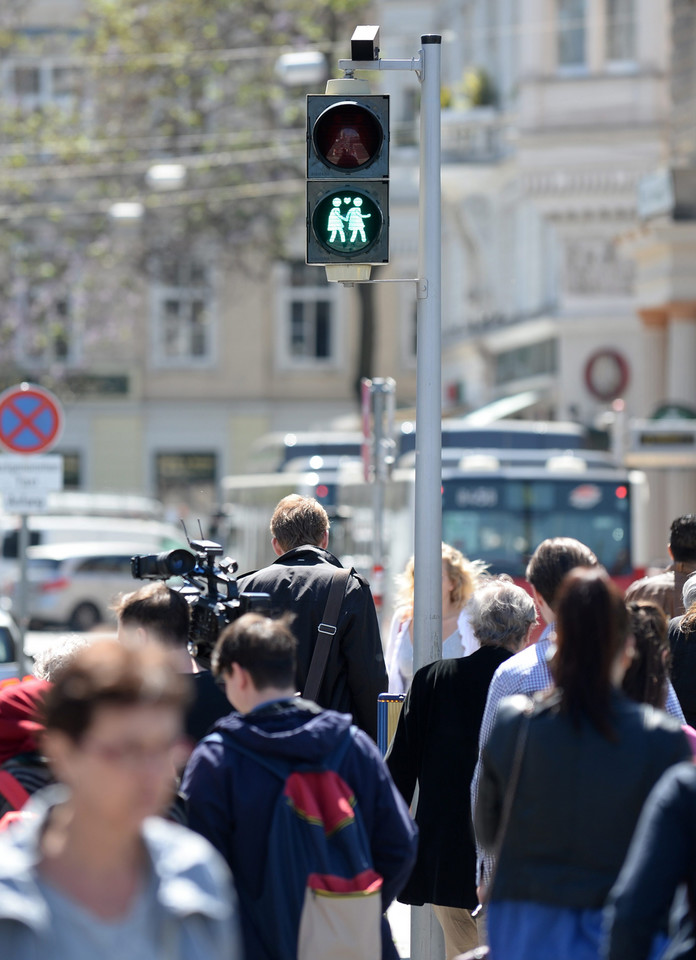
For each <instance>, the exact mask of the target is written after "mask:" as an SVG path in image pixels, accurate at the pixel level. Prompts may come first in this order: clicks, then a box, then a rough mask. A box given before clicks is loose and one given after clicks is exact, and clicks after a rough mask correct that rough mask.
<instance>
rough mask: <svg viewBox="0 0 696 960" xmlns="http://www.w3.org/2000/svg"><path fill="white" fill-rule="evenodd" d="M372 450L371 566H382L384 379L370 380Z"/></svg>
mask: <svg viewBox="0 0 696 960" xmlns="http://www.w3.org/2000/svg"><path fill="white" fill-rule="evenodd" d="M372 397H373V401H372V402H373V407H372V409H373V413H372V424H373V426H372V450H373V457H374V459H373V461H372V462H373V463H374V465H375V472H374V482H373V485H372V507H373V517H374V536H373V539H372V566H373V568H376V567H380V568H381V566H382V560H383V559H384V544H383V526H384V524H383V517H384V463H383V457H384V450H383V449H382V447H383V444H382V430H383V427H384V381H383V380H373V381H372Z"/></svg>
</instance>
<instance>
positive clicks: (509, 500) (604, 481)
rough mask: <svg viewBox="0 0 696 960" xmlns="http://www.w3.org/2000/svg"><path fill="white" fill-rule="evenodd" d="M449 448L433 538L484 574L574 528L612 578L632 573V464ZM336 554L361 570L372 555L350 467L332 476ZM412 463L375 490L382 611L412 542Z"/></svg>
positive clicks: (637, 521)
mask: <svg viewBox="0 0 696 960" xmlns="http://www.w3.org/2000/svg"><path fill="white" fill-rule="evenodd" d="M520 454H521V456H520V457H519V458H517V457H516V456H515V455H511V454H510V453H509V452H508V453H506V454H504V453H503V452H502V451H496V450H493V449H491V450H488V451H486V452H477V453H467V452H459V455H458V456H457V457H456V461H455V462H452V457H451V456H447V457H445V458H444V465H443V470H442V539H443V541H444V542H446V543H449V544H451V545H452V546H455V547H457V548H458V549H459V550H461V551H462V553H463V554H464V555H465V556H467V557H469V558H470V559H472V560H473V559H480V560H483V561H484V563H486V564H487V565H488V569H489V571H490V573H492V574H498V573H507V574H509V575H510V576H511V577H513V578H514V579H515V580H516V581H518V582H521V581H523V580H524V573H525V568H526V565H527V561H528V559H529V557H530V555H531V553H532V552H533V550H534V549H535V548H536V546H537V545H538V544H539V543H540V542H541V541H542V540H544V539H545V538H547V537H558V536H565V537H575V538H576V539H578V540H580V541H582V542H583V543H585V544H587V546H589V547H590V548H591V549H592V550H593V551H594V552H595V554H596V555H597V557H598V558H599V560H600V562H601V563H602V564H603V565H604V566H605V567H606V568H607V570H608V571H609V573H610V574H611V576H612V577H613V578H614V579H615V580H616V581H617V582H618V583H619V585H620V586H622V587H625V586H627V585H628V584H629V583H630V582H631V581H632V580H634V579H635V578H636V576H638V575H641V574H642V569H641V568H642V566H643V565H644V564H645V560H646V557H645V543H644V537H642V536H641V532H640V531H641V530H642V529H643V527H644V524H643V523H642V522H641V515H642V513H643V511H644V509H645V500H646V498H647V485H646V481H645V477H644V475H643V474H642V473H639V472H637V471H630V472H629V471H626V470H623V469H620V468H616V467H615V466H613V465H612V463H611V461H610V459H609V457H608V456H607V455H603V454H597V453H592V452H589V451H588V452H587V455H585V452H584V451H575V452H572V453H558V452H555V451H553V450H546V451H538V452H536V453H534V452H533V451H530V450H521V451H520ZM338 501H339V510H340V511H341V512H342V513H343V516H344V520H343V556H342V559H343V560H344V562H346V563H350V564H352V565H353V566H355V568H356V569H357V570H359V571H360V572H361V573H363V574H364V575H365V576H367V577H368V579H369V577H370V575H371V571H372V564H373V555H372V545H373V544H372V541H373V532H374V511H373V493H372V487H371V486H370V485H369V484H366V483H364V482H363V481H362V479H359V478H357V477H355V476H353V477H352V478H347V477H346V476H345V475H344V477H343V478H342V480H341V481H340V482H339V490H338ZM414 516H415V470H414V469H413V468H410V467H405V468H404V467H402V468H399V469H397V470H395V471H394V473H393V475H392V477H391V479H390V480H389V481H388V482H387V484H386V488H385V496H384V515H383V542H384V548H385V554H386V556H385V557H384V568H385V574H384V575H385V583H384V595H385V607H384V609H385V611H389V610H390V609H391V604H392V603H393V582H394V577H395V576H396V575H397V574H399V573H400V572H401V571H402V570H403V569H404V567H405V565H406V562H407V561H408V559H409V557H410V556H411V555H412V554H413V549H414V543H413V539H414Z"/></svg>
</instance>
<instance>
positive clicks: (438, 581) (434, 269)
mask: <svg viewBox="0 0 696 960" xmlns="http://www.w3.org/2000/svg"><path fill="white" fill-rule="evenodd" d="M421 42H422V44H423V69H422V73H421V87H422V91H421V114H420V191H419V194H420V196H419V204H420V209H419V238H418V276H419V289H418V303H417V396H416V490H415V507H416V511H415V512H416V516H415V541H414V542H415V590H414V610H413V668H414V670H417V669H418V668H419V667H422V666H423V665H424V664H426V663H430V662H431V661H433V660H437V659H438V658H439V657H440V656H442V549H441V543H442V499H441V493H440V489H441V484H442V449H441V447H442V440H441V416H442V402H441V380H442V374H441V339H442V337H441V316H440V314H441V260H442V256H441V210H440V197H441V187H440V53H441V47H440V43H441V38H440V37H439V36H436V35H428V36H424V37H421Z"/></svg>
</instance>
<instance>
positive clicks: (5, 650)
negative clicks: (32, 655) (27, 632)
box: [0, 610, 20, 680]
mask: <svg viewBox="0 0 696 960" xmlns="http://www.w3.org/2000/svg"><path fill="white" fill-rule="evenodd" d="M19 646H20V634H19V629H18V627H17V624H16V623H15V622H14V620H13V619H12V617H11V616H10V615H9V613H6V612H5V611H4V610H0V680H7V679H8V678H9V677H18V676H19V670H20V666H19Z"/></svg>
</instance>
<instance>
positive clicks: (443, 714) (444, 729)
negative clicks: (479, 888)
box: [386, 646, 512, 910]
mask: <svg viewBox="0 0 696 960" xmlns="http://www.w3.org/2000/svg"><path fill="white" fill-rule="evenodd" d="M510 656H512V654H511V653H510V652H509V651H508V650H505V649H504V648H503V647H488V646H486V647H481V648H480V649H479V650H477V651H476V652H475V653H472V654H471V656H468V657H461V658H459V659H456V660H438V661H436V662H435V663H430V664H428V665H427V666H425V667H422V668H421V669H420V670H418V671H417V672H416V674H415V676H414V678H413V683H412V684H411V687H410V689H409V692H408V694H407V695H406V699H405V701H404V706H403V709H402V711H401V715H400V717H399V723H398V726H397V728H396V733H395V735H394V741H393V743H392V745H391V748H390V750H389V752H388V753H387V758H386V759H387V766H388V767H389V771H390V773H391V775H392V777H393V778H394V783H395V784H396V786H397V787H398V788H399V791H400V792H401V795H402V796H403V798H404V800H405V801H406V802H407V803H409V804H410V803H411V800H412V799H413V793H414V790H415V786H416V781H417V782H418V784H419V792H418V807H417V810H416V823H417V824H418V829H419V836H418V860H417V861H416V866H415V868H414V870H413V873H412V874H411V877H410V879H409V881H408V883H407V884H406V886H405V887H404V889H403V891H402V892H401V894H400V896H399V900H401V901H402V902H403V903H413V904H423V903H435V904H438V905H439V906H443V907H466V908H467V909H469V910H473V909H474V907H475V906H476V904H477V903H478V898H477V896H476V849H475V845H474V836H473V828H472V825H471V803H470V787H471V778H472V776H473V773H474V767H475V766H476V761H477V759H478V738H479V728H480V726H481V717H482V716H483V709H484V707H485V705H486V695H487V693H488V687H489V685H490V682H491V677H492V676H493V674H494V673H495V671H496V670H497V669H498V667H499V666H500V664H501V663H503V661H504V660H507V659H508V657H510Z"/></svg>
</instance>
